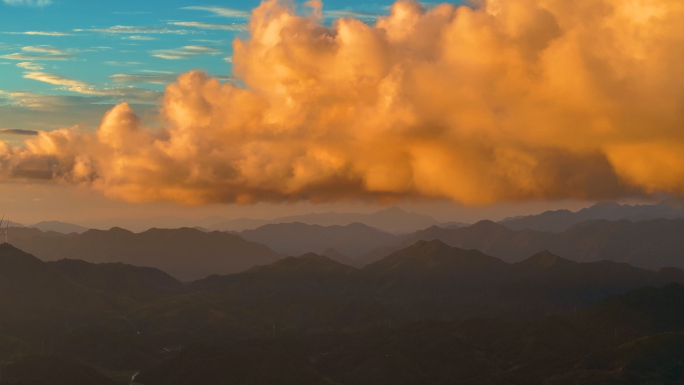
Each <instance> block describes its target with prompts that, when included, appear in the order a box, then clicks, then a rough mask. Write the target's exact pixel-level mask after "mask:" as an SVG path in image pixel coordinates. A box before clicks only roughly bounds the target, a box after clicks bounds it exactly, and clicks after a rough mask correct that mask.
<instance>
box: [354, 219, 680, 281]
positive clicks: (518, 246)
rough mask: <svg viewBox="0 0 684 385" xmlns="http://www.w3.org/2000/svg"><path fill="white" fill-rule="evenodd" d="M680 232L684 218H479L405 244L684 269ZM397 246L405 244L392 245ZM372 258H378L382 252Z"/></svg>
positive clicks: (506, 256)
mask: <svg viewBox="0 0 684 385" xmlns="http://www.w3.org/2000/svg"><path fill="white" fill-rule="evenodd" d="M682 234H684V219H654V220H645V221H639V222H630V221H628V220H621V221H606V220H595V221H585V222H581V223H579V224H576V225H574V226H572V227H570V228H569V229H567V230H565V231H563V232H561V233H553V232H542V231H534V230H529V229H525V230H512V229H510V228H508V227H506V226H504V225H501V224H497V223H494V222H492V221H480V222H478V223H476V224H474V225H472V226H469V227H464V228H458V229H443V228H441V227H437V226H433V227H430V228H427V229H425V230H422V231H418V232H416V233H414V234H413V235H411V236H410V237H408V239H406V240H405V241H404V243H403V244H402V246H407V245H410V244H412V243H414V242H416V241H419V240H426V241H431V240H441V241H443V242H445V243H446V244H448V245H450V246H455V247H460V248H464V249H477V250H480V251H482V252H484V253H485V254H488V255H492V256H495V257H498V258H501V259H503V260H505V261H507V262H518V261H522V260H523V259H525V258H527V257H528V256H529V255H532V254H536V253H538V252H540V251H543V250H549V251H550V252H552V253H554V254H556V255H561V256H563V257H564V258H567V259H570V260H573V261H579V262H593V261H601V260H611V261H616V262H624V263H629V264H631V265H634V266H638V267H643V268H647V269H654V270H657V269H660V268H663V267H669V266H671V267H678V268H683V267H684V237H683V236H682ZM397 247H401V246H395V248H394V249H395V250H396V249H397ZM385 255H386V253H385ZM372 256H373V258H375V259H377V258H379V257H382V254H379V255H378V254H375V255H372ZM364 258H366V257H364ZM366 259H367V261H366V262H372V259H370V260H368V258H366Z"/></svg>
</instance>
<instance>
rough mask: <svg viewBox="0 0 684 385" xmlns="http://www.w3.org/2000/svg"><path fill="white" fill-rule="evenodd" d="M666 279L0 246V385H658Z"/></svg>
mask: <svg viewBox="0 0 684 385" xmlns="http://www.w3.org/2000/svg"><path fill="white" fill-rule="evenodd" d="M188 230H190V229H183V230H182V232H181V234H183V232H185V231H188ZM26 231H33V232H39V230H37V229H26ZM191 231H197V230H191ZM197 232H198V233H200V234H204V235H205V236H206V235H209V236H216V235H212V234H219V235H222V236H226V235H228V236H230V234H223V233H209V234H206V233H202V232H199V231H197ZM44 234H47V235H46V237H49V236H55V235H54V234H55V233H44ZM125 234H126V233H125V232H121V230H118V229H117V230H115V231H114V232H112V234H109V235H107V236H113V235H118V236H119V238H117V240H124V241H125V240H130V239H131V238H127V237H131V236H130V235H125ZM152 235H154V236H155V239H157V238H156V237H158V236H159V234H155V232H153V233H152V234H147V235H145V236H144V237H150V236H152ZM55 237H57V238H58V239H68V240H69V239H70V240H72V241H73V239H75V238H77V237H80V236H78V235H70V236H66V235H56V236H55ZM134 238H135V237H134ZM202 239H204V238H202ZM244 242H247V241H244ZM170 246H175V245H174V244H173V242H171V245H170ZM673 282H674V283H673ZM683 282H684V271H682V270H679V269H674V268H668V269H662V270H660V271H658V272H656V271H651V270H646V269H642V268H638V267H633V266H630V265H627V264H623V263H616V262H610V261H603V262H592V263H578V262H573V261H570V260H567V259H564V258H561V257H559V256H557V255H554V254H552V253H550V252H540V253H537V254H535V255H532V256H529V257H527V258H524V259H523V260H522V261H520V262H517V263H508V262H505V261H502V260H500V259H498V258H496V257H492V256H489V255H487V254H485V253H482V252H480V251H477V250H464V249H460V248H455V247H450V246H448V245H446V244H445V243H444V242H441V241H438V240H434V241H417V242H416V243H414V244H412V245H410V246H408V247H406V248H403V249H401V250H398V251H396V252H395V253H392V254H391V255H389V256H387V257H386V258H384V259H382V260H380V261H378V262H375V263H373V264H370V265H368V266H366V267H365V268H363V269H357V268H354V267H350V266H347V265H344V264H341V263H339V262H336V261H333V260H331V259H329V258H327V257H325V256H321V255H316V254H312V253H309V254H305V255H302V256H299V257H286V258H281V259H279V260H277V261H273V262H270V263H265V264H262V265H260V266H255V267H252V268H249V269H247V270H245V271H242V272H239V273H233V274H228V275H212V276H209V277H207V278H204V279H200V280H197V281H194V282H191V283H188V284H181V283H180V282H179V281H178V280H176V279H174V278H172V277H171V276H169V275H168V274H165V273H163V272H162V271H160V270H157V269H154V268H145V267H138V266H132V265H129V264H121V263H116V264H112V263H97V264H95V263H89V262H85V261H79V260H74V259H68V260H58V261H54V262H42V261H40V260H39V259H37V258H35V257H33V256H32V255H30V254H28V253H25V252H23V251H21V250H19V249H17V248H16V247H14V246H12V245H9V244H1V245H0V292H1V293H3V294H2V295H1V296H0V330H2V334H0V370H2V378H1V379H0V384H2V385H9V384H31V385H48V384H50V385H54V384H58V385H61V384H65V385H66V384H70V383H84V384H85V383H88V384H90V383H92V384H108V385H112V384H121V385H123V384H130V383H131V378H132V377H134V378H135V381H134V382H135V383H138V384H144V385H155V384H178V385H180V384H193V385H203V384H216V383H241V384H249V385H258V384H271V383H282V384H287V383H292V384H298V385H309V384H326V383H327V384H329V383H331V381H332V382H333V383H337V384H344V385H347V384H349V385H351V384H381V385H384V384H407V385H408V384H418V383H430V384H449V383H453V379H454V378H458V379H462V380H463V381H466V382H467V383H470V384H496V385H498V384H502V385H503V384H538V383H544V384H561V385H563V384H567V385H570V384H575V383H581V382H577V381H580V380H578V379H581V378H585V379H589V380H590V381H593V382H590V383H606V382H602V381H605V379H610V380H611V381H612V382H608V383H614V384H632V383H649V382H652V383H667V384H669V383H672V384H675V383H678V382H677V381H681V379H682V374H681V373H682V372H681V371H679V369H680V367H681V368H684V366H682V365H681V363H680V362H681V358H684V337H683V336H682V334H681V333H682V332H684V328H683V327H682V325H684V312H682V311H681V309H682V308H684V302H683V301H684V286H681V285H680V284H677V283H683ZM632 290H634V291H632ZM649 357H655V358H656V359H657V361H653V359H651V361H649ZM663 365H665V366H663ZM618 368H622V369H621V370H619V371H618ZM589 380H588V381H589ZM545 381H546V382H545Z"/></svg>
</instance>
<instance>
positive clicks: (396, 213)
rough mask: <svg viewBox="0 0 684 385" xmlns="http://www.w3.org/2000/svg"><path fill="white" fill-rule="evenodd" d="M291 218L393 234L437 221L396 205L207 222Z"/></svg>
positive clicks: (231, 226) (222, 227)
mask: <svg viewBox="0 0 684 385" xmlns="http://www.w3.org/2000/svg"><path fill="white" fill-rule="evenodd" d="M294 222H300V223H304V224H308V225H318V226H335V225H337V226H346V225H349V224H352V223H362V224H365V225H367V226H370V227H375V228H376V229H379V230H382V231H385V232H389V233H393V234H403V233H409V232H413V231H416V230H419V229H422V228H425V227H428V226H432V225H437V224H439V223H440V222H439V221H437V220H436V219H434V218H432V217H430V216H428V215H423V214H416V213H410V212H408V211H405V210H403V209H401V208H399V207H396V206H393V207H390V208H387V209H384V210H380V211H378V212H375V213H370V214H359V213H335V212H331V213H322V214H303V215H294V216H287V217H280V218H275V219H261V220H260V219H248V218H239V219H234V220H230V221H225V222H222V223H218V224H215V225H213V226H210V227H209V230H218V231H243V230H250V229H255V228H258V227H261V226H264V225H269V224H279V223H294Z"/></svg>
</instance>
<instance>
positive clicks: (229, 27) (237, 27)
mask: <svg viewBox="0 0 684 385" xmlns="http://www.w3.org/2000/svg"><path fill="white" fill-rule="evenodd" d="M169 24H171V25H178V26H181V27H192V28H200V29H215V30H223V31H246V30H247V24H243V23H234V24H218V23H203V22H198V21H173V22H170V23H169Z"/></svg>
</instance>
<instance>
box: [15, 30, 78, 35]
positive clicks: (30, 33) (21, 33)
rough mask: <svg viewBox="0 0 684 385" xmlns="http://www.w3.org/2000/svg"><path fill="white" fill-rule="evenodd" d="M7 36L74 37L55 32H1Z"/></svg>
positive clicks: (66, 33)
mask: <svg viewBox="0 0 684 385" xmlns="http://www.w3.org/2000/svg"><path fill="white" fill-rule="evenodd" d="M3 33H4V34H7V35H38V36H74V34H73V33H68V32H55V31H26V32H3Z"/></svg>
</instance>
